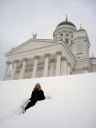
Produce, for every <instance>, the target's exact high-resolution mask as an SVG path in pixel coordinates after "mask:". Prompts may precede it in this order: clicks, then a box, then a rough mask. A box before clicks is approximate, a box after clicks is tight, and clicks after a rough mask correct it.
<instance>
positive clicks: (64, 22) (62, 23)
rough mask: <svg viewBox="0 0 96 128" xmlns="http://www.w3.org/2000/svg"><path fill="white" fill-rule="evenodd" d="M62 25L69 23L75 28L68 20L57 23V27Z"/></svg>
mask: <svg viewBox="0 0 96 128" xmlns="http://www.w3.org/2000/svg"><path fill="white" fill-rule="evenodd" d="M62 25H70V26H73V27H75V28H76V26H75V25H74V24H73V23H72V22H69V21H63V22H61V23H60V24H58V25H57V27H60V26H62Z"/></svg>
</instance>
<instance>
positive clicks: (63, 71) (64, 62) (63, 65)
mask: <svg viewBox="0 0 96 128" xmlns="http://www.w3.org/2000/svg"><path fill="white" fill-rule="evenodd" d="M61 74H62V75H66V74H67V59H66V58H65V57H62V61H61Z"/></svg>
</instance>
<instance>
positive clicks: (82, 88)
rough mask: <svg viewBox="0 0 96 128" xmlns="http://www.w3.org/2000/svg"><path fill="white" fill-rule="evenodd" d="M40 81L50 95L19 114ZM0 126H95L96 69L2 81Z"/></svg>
mask: <svg viewBox="0 0 96 128" xmlns="http://www.w3.org/2000/svg"><path fill="white" fill-rule="evenodd" d="M38 82H39V83H40V84H41V85H42V89H43V90H44V92H45V94H46V95H50V96H51V99H50V100H48V99H46V100H44V101H39V102H38V103H37V104H36V105H35V106H34V107H32V108H30V109H28V110H27V111H26V113H25V114H22V115H18V114H16V112H17V110H18V108H19V106H20V105H21V104H22V102H23V101H24V99H28V98H29V97H30V95H31V92H32V89H33V87H34V85H35V84H36V83H38ZM0 128H96V73H92V74H91V73H89V74H83V75H72V76H59V77H51V78H41V79H40V78H38V79H26V80H13V81H5V82H4V81H1V82H0Z"/></svg>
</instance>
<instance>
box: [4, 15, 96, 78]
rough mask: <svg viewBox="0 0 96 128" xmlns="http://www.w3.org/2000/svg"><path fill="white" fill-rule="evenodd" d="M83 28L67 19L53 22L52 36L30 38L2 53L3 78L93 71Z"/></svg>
mask: <svg viewBox="0 0 96 128" xmlns="http://www.w3.org/2000/svg"><path fill="white" fill-rule="evenodd" d="M89 50H90V42H89V38H88V35H87V32H86V30H85V29H83V28H82V27H80V29H77V28H76V26H75V25H74V24H73V23H72V22H70V21H68V19H67V18H66V20H65V21H63V22H61V23H60V24H58V25H57V27H56V29H55V31H54V32H53V39H38V38H37V34H34V35H33V37H32V38H31V39H29V40H28V41H26V42H24V43H23V44H21V45H19V46H17V47H16V48H14V49H11V50H10V51H9V52H7V53H6V54H5V56H6V58H7V60H6V67H5V72H4V78H3V79H4V80H9V79H10V80H12V79H28V78H38V77H49V76H60V75H71V74H80V73H86V72H96V58H95V57H90V55H89Z"/></svg>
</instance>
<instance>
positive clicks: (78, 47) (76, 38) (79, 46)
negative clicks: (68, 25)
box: [72, 25, 90, 59]
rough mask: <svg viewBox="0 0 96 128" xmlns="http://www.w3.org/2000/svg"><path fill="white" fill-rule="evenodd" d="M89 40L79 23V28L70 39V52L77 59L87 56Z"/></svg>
mask: <svg viewBox="0 0 96 128" xmlns="http://www.w3.org/2000/svg"><path fill="white" fill-rule="evenodd" d="M89 48H90V42H89V38H88V35H87V32H86V30H85V29H83V28H82V27H81V25H80V29H79V30H77V31H76V32H74V34H73V41H72V52H73V54H74V55H75V57H76V58H77V59H86V58H89Z"/></svg>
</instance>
